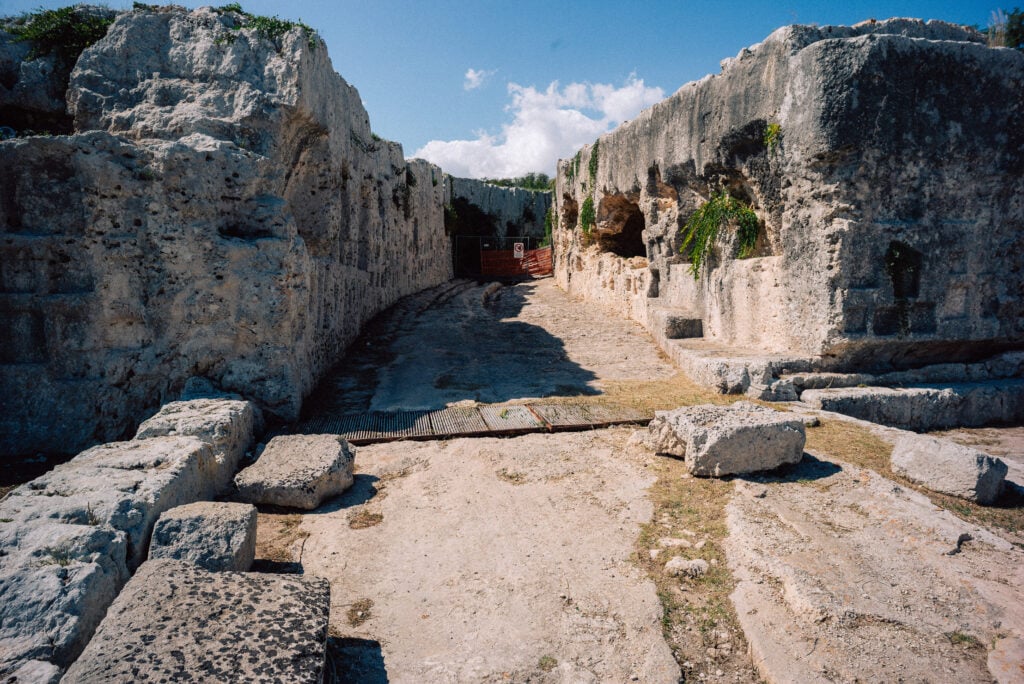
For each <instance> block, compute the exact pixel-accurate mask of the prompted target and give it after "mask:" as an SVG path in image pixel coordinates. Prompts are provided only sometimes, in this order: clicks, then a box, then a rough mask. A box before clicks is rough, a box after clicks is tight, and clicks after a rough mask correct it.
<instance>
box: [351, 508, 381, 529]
mask: <svg viewBox="0 0 1024 684" xmlns="http://www.w3.org/2000/svg"><path fill="white" fill-rule="evenodd" d="M382 522H384V516H383V515H382V514H380V513H372V512H370V511H368V510H366V509H365V508H363V509H360V510H358V511H356V512H355V513H353V514H352V516H351V517H350V518H349V519H348V526H349V527H351V528H352V529H353V530H364V529H366V528H367V527H374V526H375V525H380V524H381V523H382Z"/></svg>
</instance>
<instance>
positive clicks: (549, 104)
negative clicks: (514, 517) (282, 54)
mask: <svg viewBox="0 0 1024 684" xmlns="http://www.w3.org/2000/svg"><path fill="white" fill-rule="evenodd" d="M224 1H225V2H226V0H224ZM218 2H220V0H218ZM65 4H68V2H67V1H66V0H65V2H46V1H43V2H40V0H0V14H17V13H20V12H23V11H27V10H31V9H35V8H37V7H40V6H41V7H59V6H63V5H65ZM108 4H109V5H110V6H112V7H120V8H124V7H130V6H131V2H130V1H119V0H115V1H113V2H109V3H108ZM183 4H185V5H186V6H189V7H195V6H199V5H200V4H206V3H197V2H185V3H183ZM242 6H243V7H244V8H245V9H246V10H248V11H250V12H253V13H256V14H272V15H274V14H276V15H279V16H282V17H285V18H290V19H301V20H302V21H304V22H306V23H307V24H310V25H311V26H313V27H314V28H316V29H317V30H318V31H319V32H320V34H321V36H322V37H323V38H324V40H325V41H326V43H327V46H328V50H329V51H330V55H331V59H332V61H333V63H334V68H335V69H336V70H337V71H338V72H339V73H340V74H341V75H342V76H343V77H344V78H345V79H346V80H347V81H348V82H349V83H351V84H353V85H354V86H356V88H358V89H359V92H360V94H361V95H362V98H363V102H364V103H365V104H366V108H367V110H368V112H369V114H370V122H371V125H372V126H373V129H374V131H375V132H376V133H377V134H379V135H381V136H382V137H385V138H389V139H391V140H397V141H398V142H400V143H402V145H403V147H404V149H405V153H406V155H407V156H412V155H413V154H416V153H420V154H421V156H427V157H430V158H432V161H436V162H439V163H441V165H442V166H443V167H444V168H445V169H446V170H448V171H451V172H453V173H455V174H456V175H472V176H492V177H493V176H506V175H516V174H520V173H524V172H526V171H528V170H536V171H543V172H546V173H551V172H552V171H553V169H554V164H555V159H556V158H557V157H559V156H562V157H564V156H568V155H570V154H571V153H572V150H574V149H575V148H576V147H578V146H579V145H580V144H581V143H583V142H588V141H590V140H593V139H594V138H595V137H596V136H597V134H600V133H601V132H603V131H604V130H607V129H608V128H610V127H613V126H614V125H615V123H617V121H619V120H621V119H628V118H632V116H635V114H636V112H637V111H639V109H641V108H643V107H645V106H649V105H650V104H651V103H653V102H655V101H657V100H659V99H662V98H664V97H666V96H668V95H670V94H671V93H673V92H675V91H676V90H677V89H678V88H679V87H680V86H682V85H683V84H684V83H687V82H689V81H692V80H695V79H698V78H701V77H702V76H704V75H705V74H708V73H716V72H718V71H719V62H720V61H721V60H722V59H723V58H725V57H732V56H734V55H735V54H736V53H737V52H739V50H740V49H741V48H743V47H746V46H748V45H751V44H753V43H757V42H759V41H761V40H762V39H763V38H764V37H765V36H767V35H768V34H769V33H771V32H772V31H773V30H774V29H776V28H778V27H780V26H783V25H786V24H792V23H803V24H819V25H825V24H852V23H856V22H859V21H863V20H865V19H869V18H875V19H885V18H888V17H893V16H910V17H919V18H923V19H943V20H946V21H951V22H955V23H967V24H980V25H982V26H985V25H987V24H988V22H989V19H990V16H991V13H992V11H993V10H994V9H996V8H998V7H1000V6H1003V7H1006V8H1007V9H1009V8H1010V7H1012V6H1013V5H1012V2H1011V3H1009V4H1002V5H999V4H993V2H991V1H990V0H956V1H954V0H930V1H925V0H906V1H895V0H890V1H889V2H881V1H872V0H845V1H843V2H811V1H809V0H773V1H771V2H765V1H764V0H761V1H759V2H753V1H750V0H736V1H732V2H729V1H721V2H684V1H681V0H677V1H671V0H648V1H647V2H628V1H626V0H619V1H618V2H605V1H603V0H593V1H590V2H584V1H583V0H574V1H563V2H558V1H552V0H546V1H543V2H542V1H538V0H517V1H516V2H509V1H505V2H497V1H491V0H477V1H475V2H472V1H469V0H462V1H457V0H440V1H437V2H416V1H413V0H402V1H399V0H370V1H369V2H367V1H365V0H364V1H363V2H350V1H347V0H345V1H341V2H338V1H334V2H328V1H326V0H323V1H320V0H310V1H302V0H297V1H296V2H291V3H274V2H266V1H264V0H248V1H245V0H243V2H242ZM553 84H554V85H553ZM452 141H461V142H452Z"/></svg>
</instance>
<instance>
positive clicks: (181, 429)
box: [135, 399, 257, 492]
mask: <svg viewBox="0 0 1024 684" xmlns="http://www.w3.org/2000/svg"><path fill="white" fill-rule="evenodd" d="M256 412H257V409H256V407H255V406H253V405H252V403H250V402H248V401H241V400H238V399H191V400H189V401H172V402H170V403H168V404H164V405H163V406H162V407H160V410H159V411H158V412H157V413H156V415H155V416H153V417H152V418H149V419H147V420H145V421H144V422H143V423H142V425H140V426H139V429H138V431H137V432H136V433H135V439H137V440H138V439H149V438H150V437H161V436H164V435H191V436H194V437H198V438H199V439H200V440H202V441H203V442H206V443H207V444H209V445H210V447H211V448H212V449H213V455H214V458H215V459H216V460H217V477H216V478H215V481H214V483H213V487H214V489H215V491H218V492H219V491H222V490H223V489H224V488H225V487H227V486H228V485H229V484H230V483H231V478H232V477H234V475H235V471H236V470H238V461H239V460H240V459H241V458H242V456H243V455H244V454H245V452H246V450H247V449H248V448H249V446H250V445H251V444H252V440H253V427H254V423H255V420H256Z"/></svg>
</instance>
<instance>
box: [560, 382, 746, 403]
mask: <svg viewBox="0 0 1024 684" xmlns="http://www.w3.org/2000/svg"><path fill="white" fill-rule="evenodd" d="M601 387H602V390H603V393H602V394H599V395H596V396H591V397H574V399H575V400H577V401H580V402H581V403H595V404H609V405H615V406H628V407H630V408H635V409H641V410H646V411H666V410H669V409H674V408H679V407H680V406H693V405H695V404H731V403H733V402H735V401H739V400H742V399H746V397H743V396H737V395H727V394H719V393H718V392H716V391H714V390H711V389H708V388H706V387H702V386H700V385H698V384H696V383H694V382H693V381H692V380H690V379H689V378H688V377H687V376H686V375H684V374H682V373H677V374H675V375H673V376H672V377H671V378H665V379H664V380H605V381H603V382H602V383H601Z"/></svg>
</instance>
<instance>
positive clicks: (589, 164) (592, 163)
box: [587, 138, 601, 187]
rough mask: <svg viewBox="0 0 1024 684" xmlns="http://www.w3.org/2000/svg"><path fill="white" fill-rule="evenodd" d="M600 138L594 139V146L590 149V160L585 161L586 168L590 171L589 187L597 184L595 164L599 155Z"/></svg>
mask: <svg viewBox="0 0 1024 684" xmlns="http://www.w3.org/2000/svg"><path fill="white" fill-rule="evenodd" d="M600 145H601V140H600V138H598V139H597V140H595V141H594V147H593V149H592V150H590V161H588V162H587V170H588V171H590V187H594V186H595V185H597V164H598V160H599V155H600V150H601V148H600Z"/></svg>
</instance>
